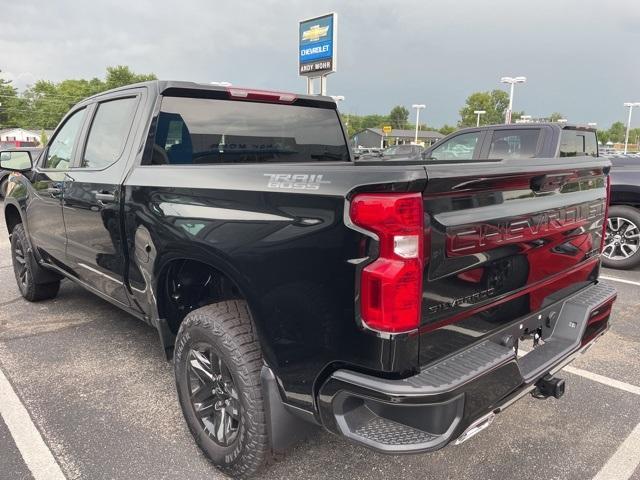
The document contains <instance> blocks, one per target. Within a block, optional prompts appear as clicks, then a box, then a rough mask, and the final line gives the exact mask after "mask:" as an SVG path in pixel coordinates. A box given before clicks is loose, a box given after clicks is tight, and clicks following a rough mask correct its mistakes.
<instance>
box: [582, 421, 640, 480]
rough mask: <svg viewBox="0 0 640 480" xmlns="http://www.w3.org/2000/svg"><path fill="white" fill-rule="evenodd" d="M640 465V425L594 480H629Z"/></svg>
mask: <svg viewBox="0 0 640 480" xmlns="http://www.w3.org/2000/svg"><path fill="white" fill-rule="evenodd" d="M639 464H640V423H639V424H638V425H636V428H634V429H633V431H632V432H631V434H630V435H629V436H628V437H627V438H626V440H625V441H624V442H622V445H620V446H619V447H618V450H616V452H615V453H614V454H613V456H612V457H611V458H610V459H609V460H608V461H607V463H605V464H604V467H602V469H601V470H600V471H599V472H598V473H597V475H596V476H595V477H593V480H627V479H628V478H631V475H633V472H634V471H635V470H636V468H637V467H638V465H639Z"/></svg>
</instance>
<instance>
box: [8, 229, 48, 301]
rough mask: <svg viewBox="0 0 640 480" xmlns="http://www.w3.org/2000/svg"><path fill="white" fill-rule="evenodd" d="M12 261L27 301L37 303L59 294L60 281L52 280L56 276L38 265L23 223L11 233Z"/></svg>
mask: <svg viewBox="0 0 640 480" xmlns="http://www.w3.org/2000/svg"><path fill="white" fill-rule="evenodd" d="M11 260H12V263H13V272H14V274H15V276H16V282H17V283H18V288H19V289H20V293H21V294H22V296H23V297H24V298H25V299H27V300H29V301H30V302H37V301H40V300H47V299H49V298H53V297H55V296H56V295H57V294H58V290H59V289H60V280H59V279H55V280H51V278H55V276H54V275H53V274H52V273H51V272H48V271H45V270H44V269H43V268H42V267H41V266H40V265H38V262H37V261H36V259H35V258H34V256H33V252H32V251H31V248H30V247H29V242H28V241H27V234H26V232H25V231H24V227H23V226H22V224H21V223H19V224H18V225H16V226H15V228H14V229H13V231H12V232H11ZM43 279H46V280H45V281H43Z"/></svg>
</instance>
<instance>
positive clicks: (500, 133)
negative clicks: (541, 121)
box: [488, 128, 540, 160]
mask: <svg viewBox="0 0 640 480" xmlns="http://www.w3.org/2000/svg"><path fill="white" fill-rule="evenodd" d="M539 138H540V129H539V128H526V129H522V130H516V129H508V130H507V129H505V130H496V131H494V132H493V136H492V138H491V146H490V147H489V156H488V158H489V159H490V160H502V159H504V158H532V157H535V155H536V152H537V150H538V139H539Z"/></svg>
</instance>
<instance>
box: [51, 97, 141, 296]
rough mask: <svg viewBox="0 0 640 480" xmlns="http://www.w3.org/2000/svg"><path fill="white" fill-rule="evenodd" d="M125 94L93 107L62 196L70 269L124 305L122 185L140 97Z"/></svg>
mask: <svg viewBox="0 0 640 480" xmlns="http://www.w3.org/2000/svg"><path fill="white" fill-rule="evenodd" d="M129 95H130V96H127V97H115V98H110V99H108V100H105V101H102V102H100V103H98V104H97V105H96V106H95V109H93V110H92V112H93V118H92V120H91V122H90V126H89V127H88V128H87V130H86V131H87V133H86V135H85V138H86V140H84V141H82V142H80V143H81V145H82V147H83V148H82V153H81V155H79V157H78V161H77V164H76V165H77V166H74V167H72V168H70V169H69V172H68V174H67V182H66V185H65V191H64V200H63V205H64V208H63V215H64V222H65V225H66V231H67V261H68V263H69V264H70V266H71V268H72V269H73V271H74V274H75V275H76V276H77V277H78V278H79V279H80V280H82V281H83V282H84V283H86V284H88V285H89V286H91V287H94V288H96V289H97V290H99V291H100V292H102V293H104V294H106V295H108V296H109V297H111V298H112V299H114V300H116V301H118V302H120V303H122V304H124V305H129V299H128V295H127V293H126V288H125V286H124V268H125V253H124V246H123V245H122V243H121V239H122V232H121V229H120V222H121V215H120V206H121V203H120V202H121V193H122V192H121V188H120V185H121V184H122V179H123V176H124V172H125V170H126V166H127V160H128V158H129V155H130V153H131V151H132V143H133V137H134V135H133V134H132V133H131V128H132V125H133V120H134V116H135V114H136V109H137V107H138V104H139V100H140V96H139V95H135V94H134V95H131V94H129Z"/></svg>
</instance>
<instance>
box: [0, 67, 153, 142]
mask: <svg viewBox="0 0 640 480" xmlns="http://www.w3.org/2000/svg"><path fill="white" fill-rule="evenodd" d="M155 78H156V76H155V75H154V74H138V73H135V72H132V71H131V69H129V67H127V66H123V65H118V66H116V67H108V68H107V73H106V76H105V80H104V81H103V80H101V79H99V78H92V79H90V80H86V79H68V80H63V81H62V82H59V83H54V82H51V81H48V80H38V81H37V82H35V83H34V84H33V85H32V86H31V87H29V88H28V89H27V90H26V91H25V92H24V93H23V94H22V95H21V96H20V98H19V99H18V100H19V102H20V105H19V108H16V110H17V111H19V112H21V115H20V116H19V117H15V120H16V125H17V126H20V127H24V128H37V129H50V128H55V127H56V125H57V124H58V123H59V122H60V120H61V119H62V117H63V116H64V115H65V113H67V112H68V111H69V109H70V108H71V107H72V106H73V105H75V104H76V103H78V102H79V101H81V100H83V99H85V98H87V97H90V96H91V95H95V94H96V93H100V92H103V91H105V90H109V89H111V88H116V87H121V86H124V85H129V84H132V83H138V82H141V81H145V80H151V79H155ZM0 98H1V97H0Z"/></svg>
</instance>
